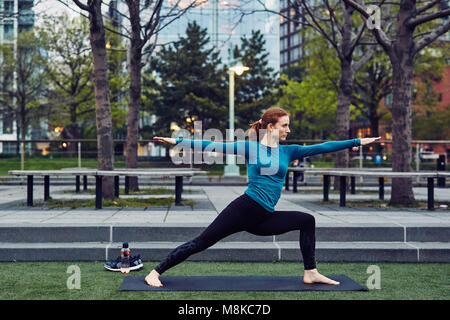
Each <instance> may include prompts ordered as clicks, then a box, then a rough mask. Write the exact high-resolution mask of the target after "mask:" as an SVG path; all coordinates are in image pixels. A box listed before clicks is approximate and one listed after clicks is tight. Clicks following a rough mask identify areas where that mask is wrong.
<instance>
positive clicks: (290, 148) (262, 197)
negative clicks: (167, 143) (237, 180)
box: [176, 138, 361, 212]
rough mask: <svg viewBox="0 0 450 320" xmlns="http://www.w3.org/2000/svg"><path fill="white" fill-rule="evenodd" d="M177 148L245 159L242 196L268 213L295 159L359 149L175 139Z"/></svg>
mask: <svg viewBox="0 0 450 320" xmlns="http://www.w3.org/2000/svg"><path fill="white" fill-rule="evenodd" d="M176 145H177V146H178V147H184V148H194V150H202V151H211V152H220V153H225V154H234V155H237V156H242V157H244V158H245V162H246V163H247V164H248V187H247V189H246V190H245V193H246V194H247V195H248V196H249V197H251V198H252V199H253V200H255V201H256V202H258V203H259V204H260V205H261V206H262V207H263V208H265V209H266V210H267V211H269V212H273V211H274V210H275V205H276V204H277V202H278V200H279V199H280V196H281V190H282V188H283V185H284V181H285V178H286V174H287V170H288V166H289V163H290V162H291V161H294V160H296V159H301V158H304V157H308V156H313V155H316V154H321V153H329V152H335V151H339V150H343V149H347V148H351V147H358V146H360V145H361V140H360V139H351V140H343V141H329V142H325V143H321V144H316V145H310V146H301V145H296V144H291V145H278V147H268V146H266V145H263V144H261V143H259V142H256V141H247V140H245V141H236V142H213V141H208V140H191V139H182V138H179V139H177V140H176Z"/></svg>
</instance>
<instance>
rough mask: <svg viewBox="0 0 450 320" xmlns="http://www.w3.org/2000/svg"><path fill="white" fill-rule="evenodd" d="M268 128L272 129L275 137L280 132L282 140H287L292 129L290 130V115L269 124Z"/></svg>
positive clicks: (279, 136)
mask: <svg viewBox="0 0 450 320" xmlns="http://www.w3.org/2000/svg"><path fill="white" fill-rule="evenodd" d="M268 129H269V130H271V134H272V136H273V137H276V136H277V132H278V138H279V139H280V141H284V140H286V137H287V135H288V133H289V132H291V130H289V116H283V117H281V118H279V119H278V122H277V123H275V125H272V124H269V125H268Z"/></svg>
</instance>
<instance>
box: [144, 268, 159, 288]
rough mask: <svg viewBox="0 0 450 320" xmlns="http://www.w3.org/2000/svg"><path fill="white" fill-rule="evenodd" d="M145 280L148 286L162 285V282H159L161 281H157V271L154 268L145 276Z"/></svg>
mask: <svg viewBox="0 0 450 320" xmlns="http://www.w3.org/2000/svg"><path fill="white" fill-rule="evenodd" d="M145 282H147V284H148V285H149V286H152V287H162V286H163V284H162V283H161V281H159V273H158V272H156V271H155V270H152V271H151V272H150V273H149V274H148V275H147V276H146V277H145Z"/></svg>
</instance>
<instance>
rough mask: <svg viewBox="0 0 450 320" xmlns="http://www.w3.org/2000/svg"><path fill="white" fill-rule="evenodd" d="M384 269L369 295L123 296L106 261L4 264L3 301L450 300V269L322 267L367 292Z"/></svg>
mask: <svg viewBox="0 0 450 320" xmlns="http://www.w3.org/2000/svg"><path fill="white" fill-rule="evenodd" d="M156 264H157V263H156V262H144V270H141V271H139V272H133V273H131V275H142V276H145V275H147V274H148V272H149V271H150V270H151V269H152V268H153V267H154V266H155V265H156ZM371 264H376V265H377V266H378V267H379V268H380V272H381V274H380V276H381V289H372V290H369V291H366V292H358V291H355V292H159V293H158V292H120V291H119V287H120V284H121V283H122V281H123V278H124V275H122V274H121V273H116V272H108V271H105V270H104V269H103V262H3V263H0V278H1V279H2V290H0V300H4V299H11V300H18V299H20V300H30V299H31V300H34V299H39V300H48V299H51V300H53V299H59V300H68V299H75V300H77V299H82V300H93V299H98V300H110V299H114V300H117V299H124V300H140V299H150V300H169V299H172V300H180V299H192V300H217V299H218V300H229V299H236V300H252V299H258V300H259V299H261V300H272V299H273V300H323V299H325V300H340V299H344V300H410V299H415V300H448V299H449V297H450V285H449V282H448V279H449V277H450V268H449V264H438V263H430V264H401V263H319V264H318V269H319V271H320V272H321V273H322V274H325V275H327V274H328V275H330V274H345V275H347V276H349V277H350V278H352V279H353V280H355V281H356V282H358V283H359V284H361V285H363V286H365V287H366V282H367V279H368V278H369V277H370V276H371V274H368V273H367V268H368V266H369V265H371ZM70 265H76V266H78V267H79V268H80V275H81V288H80V289H71V290H70V289H68V288H67V281H68V278H69V277H70V276H71V275H72V274H71V273H67V269H68V267H69V266H70ZM302 274H303V268H302V265H301V264H299V263H294V262H274V263H237V262H233V263H226V262H220V263H218V262H189V261H187V262H184V263H182V264H179V265H177V266H175V267H174V268H172V269H170V270H168V271H167V272H166V273H165V274H164V276H170V275H172V276H175V275H185V276H186V275H192V276H195V275H197V276H198V275H261V276H269V275H284V276H293V275H302Z"/></svg>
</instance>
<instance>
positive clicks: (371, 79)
mask: <svg viewBox="0 0 450 320" xmlns="http://www.w3.org/2000/svg"><path fill="white" fill-rule="evenodd" d="M387 59H388V58H387V57H386V55H385V54H384V52H382V50H380V49H379V48H377V49H376V50H375V52H374V55H373V56H372V58H371V59H370V60H369V62H368V63H367V64H366V65H365V66H364V67H363V68H362V69H361V70H360V72H358V73H357V74H356V77H355V93H354V95H353V97H352V102H353V104H354V105H355V106H357V107H358V108H359V109H360V111H361V117H363V118H366V119H367V120H368V121H369V123H370V136H371V137H378V136H379V125H380V121H381V119H382V118H383V117H384V116H385V115H386V114H387V113H388V111H387V110H386V109H384V110H382V109H381V108H380V107H379V106H380V102H381V101H382V100H383V98H386V97H387V96H388V95H389V94H391V93H392V86H391V79H392V68H391V67H390V64H389V63H388V61H387ZM373 148H374V150H375V153H377V154H378V153H380V152H381V145H380V144H378V143H377V144H374V145H373Z"/></svg>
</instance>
